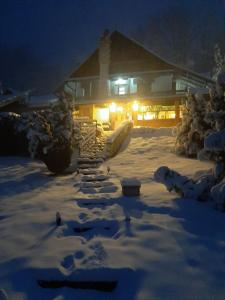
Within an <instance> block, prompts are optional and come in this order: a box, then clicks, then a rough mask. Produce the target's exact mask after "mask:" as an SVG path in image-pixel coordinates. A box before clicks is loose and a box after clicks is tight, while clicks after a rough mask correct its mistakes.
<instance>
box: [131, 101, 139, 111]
mask: <svg viewBox="0 0 225 300" xmlns="http://www.w3.org/2000/svg"><path fill="white" fill-rule="evenodd" d="M132 108H133V111H138V108H139V104H138V102H137V101H134V103H133V105H132Z"/></svg>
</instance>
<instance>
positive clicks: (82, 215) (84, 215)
mask: <svg viewBox="0 0 225 300" xmlns="http://www.w3.org/2000/svg"><path fill="white" fill-rule="evenodd" d="M79 219H80V220H82V221H87V220H88V214H86V213H80V214H79Z"/></svg>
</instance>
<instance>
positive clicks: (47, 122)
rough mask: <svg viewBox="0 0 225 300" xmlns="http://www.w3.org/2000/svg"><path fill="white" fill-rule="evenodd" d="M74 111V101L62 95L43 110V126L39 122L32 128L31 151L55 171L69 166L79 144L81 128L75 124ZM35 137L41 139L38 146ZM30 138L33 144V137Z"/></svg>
mask: <svg viewBox="0 0 225 300" xmlns="http://www.w3.org/2000/svg"><path fill="white" fill-rule="evenodd" d="M72 113H73V105H72V101H71V100H70V99H69V98H66V97H65V96H64V95H61V96H60V97H59V100H58V102H57V103H54V104H53V105H52V107H51V110H48V111H44V112H42V115H41V118H42V122H41V124H40V125H41V126H39V124H38V122H37V125H35V127H34V130H33V131H32V130H30V136H31V137H33V140H34V143H33V144H34V147H32V149H31V151H32V150H34V156H35V155H37V156H38V157H39V158H40V159H41V160H43V161H44V162H45V164H46V165H47V167H48V169H49V170H50V171H52V172H53V173H61V172H63V171H64V170H65V169H66V168H67V167H69V165H70V162H71V156H72V152H73V150H74V148H75V147H77V146H78V141H79V128H78V126H76V124H74V120H73V115H72ZM35 137H38V139H39V145H38V146H37V145H36V143H35V141H36V138H35ZM29 140H30V142H31V144H32V138H30V139H29ZM37 150H38V151H37Z"/></svg>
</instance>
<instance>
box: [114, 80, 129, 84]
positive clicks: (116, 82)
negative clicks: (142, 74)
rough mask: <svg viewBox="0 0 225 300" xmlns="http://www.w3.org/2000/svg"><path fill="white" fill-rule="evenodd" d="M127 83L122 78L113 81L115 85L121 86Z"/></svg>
mask: <svg viewBox="0 0 225 300" xmlns="http://www.w3.org/2000/svg"><path fill="white" fill-rule="evenodd" d="M126 83H127V79H123V78H118V79H117V80H116V81H115V84H118V85H121V84H126Z"/></svg>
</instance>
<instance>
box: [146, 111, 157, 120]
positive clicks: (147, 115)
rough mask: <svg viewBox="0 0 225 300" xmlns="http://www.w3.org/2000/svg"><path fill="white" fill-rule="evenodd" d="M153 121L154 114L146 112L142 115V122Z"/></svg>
mask: <svg viewBox="0 0 225 300" xmlns="http://www.w3.org/2000/svg"><path fill="white" fill-rule="evenodd" d="M153 119H155V113H152V112H146V113H145V114H144V120H153Z"/></svg>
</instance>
